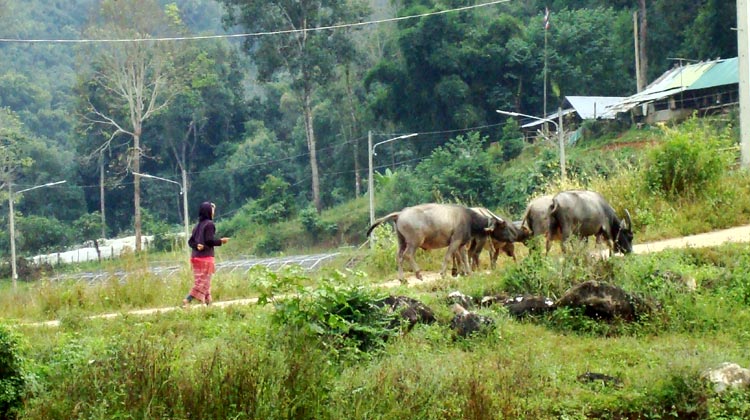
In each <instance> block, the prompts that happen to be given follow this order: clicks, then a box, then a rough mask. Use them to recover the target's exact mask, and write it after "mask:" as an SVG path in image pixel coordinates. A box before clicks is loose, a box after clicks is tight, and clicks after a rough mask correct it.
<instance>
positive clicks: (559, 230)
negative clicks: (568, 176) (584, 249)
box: [547, 191, 633, 254]
mask: <svg viewBox="0 0 750 420" xmlns="http://www.w3.org/2000/svg"><path fill="white" fill-rule="evenodd" d="M570 235H576V236H578V237H580V238H588V237H589V236H595V237H596V239H597V242H599V241H602V240H605V241H606V242H607V245H608V246H609V249H610V251H612V252H621V253H623V254H628V253H631V252H633V231H632V221H631V219H630V212H629V211H628V210H627V209H626V210H625V219H624V220H620V219H619V218H618V217H617V213H616V212H615V210H614V209H613V208H612V206H611V205H610V204H609V203H608V202H607V200H606V199H605V198H604V197H603V196H602V195H601V194H599V193H597V192H595V191H563V192H560V193H558V194H557V195H555V196H554V197H553V199H552V207H551V208H550V222H549V231H548V232H547V252H549V248H550V246H551V245H550V243H551V241H552V240H553V239H556V238H559V239H560V246H561V248H562V250H563V252H564V251H565V246H564V244H565V241H566V240H567V239H568V238H569V237H570Z"/></svg>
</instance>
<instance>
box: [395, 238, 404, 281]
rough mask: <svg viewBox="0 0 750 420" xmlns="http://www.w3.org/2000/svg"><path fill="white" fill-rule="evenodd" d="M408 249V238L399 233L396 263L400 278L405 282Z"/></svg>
mask: <svg viewBox="0 0 750 420" xmlns="http://www.w3.org/2000/svg"><path fill="white" fill-rule="evenodd" d="M405 251H406V238H404V237H403V236H402V235H401V234H399V235H398V251H397V252H396V264H397V265H398V279H399V281H401V282H402V283H403V282H404V252H405Z"/></svg>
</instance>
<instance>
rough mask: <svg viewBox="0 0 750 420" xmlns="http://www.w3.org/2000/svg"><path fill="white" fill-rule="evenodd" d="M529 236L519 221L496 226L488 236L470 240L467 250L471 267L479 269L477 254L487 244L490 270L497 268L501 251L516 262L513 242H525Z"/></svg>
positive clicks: (528, 232)
mask: <svg viewBox="0 0 750 420" xmlns="http://www.w3.org/2000/svg"><path fill="white" fill-rule="evenodd" d="M530 234H531V232H530V231H529V229H528V228H526V227H525V226H523V224H522V222H521V221H514V222H512V223H498V224H496V225H495V228H494V229H493V230H492V231H491V232H489V234H488V235H480V236H476V237H474V238H473V239H472V240H471V244H470V246H469V250H468V256H469V262H470V263H471V267H472V268H473V269H475V270H476V269H477V268H478V267H479V254H480V253H481V252H482V250H483V249H484V248H485V247H486V245H487V244H489V245H490V268H491V269H494V268H495V267H496V266H497V257H498V256H499V255H500V251H503V252H504V253H505V255H507V256H509V257H511V258H513V261H516V252H515V245H514V242H525V241H526V239H528V238H529V236H530Z"/></svg>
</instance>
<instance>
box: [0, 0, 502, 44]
mask: <svg viewBox="0 0 750 420" xmlns="http://www.w3.org/2000/svg"><path fill="white" fill-rule="evenodd" d="M510 1H511V0H495V1H491V2H488V3H482V4H475V5H471V6H464V7H457V8H454V9H448V10H439V11H435V12H428V13H422V14H418V15H410V16H401V17H395V18H388V19H378V20H371V21H367V22H355V23H342V24H339V25H330V26H320V27H315V28H309V29H286V30H279V31H266V32H254V33H243V34H224V35H195V36H181V37H161V38H133V39H13V38H0V43H26V44H94V43H124V42H175V41H194V40H204V39H231V38H250V37H260V36H268V35H284V34H294V33H301V32H318V31H329V30H334V29H343V28H354V27H359V26H367V25H376V24H380V23H388V22H398V21H402V20H409V19H419V18H423V17H427V16H435V15H444V14H447V13H453V12H461V11H464V10H470V9H476V8H479V7H486V6H492V5H495V4H501V3H508V2H510Z"/></svg>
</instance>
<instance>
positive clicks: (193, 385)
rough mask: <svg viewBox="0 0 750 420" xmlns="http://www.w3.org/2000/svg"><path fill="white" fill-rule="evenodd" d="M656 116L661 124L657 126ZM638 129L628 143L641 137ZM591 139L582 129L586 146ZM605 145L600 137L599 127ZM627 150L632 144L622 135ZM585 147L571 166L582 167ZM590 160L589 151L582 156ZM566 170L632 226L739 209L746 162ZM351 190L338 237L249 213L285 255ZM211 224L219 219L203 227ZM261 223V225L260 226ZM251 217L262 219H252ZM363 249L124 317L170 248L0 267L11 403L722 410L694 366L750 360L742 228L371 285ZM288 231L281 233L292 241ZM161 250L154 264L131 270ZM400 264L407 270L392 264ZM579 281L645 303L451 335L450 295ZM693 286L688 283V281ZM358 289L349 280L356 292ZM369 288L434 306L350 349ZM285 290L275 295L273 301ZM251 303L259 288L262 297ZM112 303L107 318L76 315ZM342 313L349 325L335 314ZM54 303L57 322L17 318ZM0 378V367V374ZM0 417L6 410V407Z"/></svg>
mask: <svg viewBox="0 0 750 420" xmlns="http://www.w3.org/2000/svg"><path fill="white" fill-rule="evenodd" d="M658 133H661V132H658ZM641 134H646V135H648V136H650V137H651V138H653V139H654V141H662V140H663V139H660V138H658V136H657V132H656V131H655V130H648V131H647V130H639V131H636V130H631V131H629V132H627V133H625V134H623V135H622V136H621V137H620V138H618V139H616V141H621V142H625V143H628V144H631V143H634V142H638V141H642V139H643V137H641ZM639 139H640V140H639ZM604 144H605V143H604V142H602V143H598V142H596V141H591V142H589V143H588V144H582V145H580V148H581V149H584V148H586V149H588V150H589V154H592V153H596V152H593V150H599V151H600V152H601V153H618V154H617V155H616V156H615V155H613V156H614V157H613V156H610V159H609V160H608V162H615V161H618V160H621V159H620V157H621V156H623V155H621V154H619V153H624V155H625V156H626V158H623V159H625V160H626V161H627V162H631V160H629V159H630V158H627V155H628V154H629V153H631V151H630V149H628V148H620V149H616V150H617V151H616V152H613V151H608V150H609V149H607V148H606V147H603V146H604ZM607 144H611V141H610V142H608V143H607ZM633 150H635V149H633ZM572 155H573V158H574V159H584V160H585V159H592V160H591V162H583V163H580V164H579V167H580V168H587V167H593V166H591V165H593V164H594V163H593V162H594V160H593V158H592V157H590V156H589V157H586V156H585V154H582V155H581V156H578V157H576V156H575V154H574V153H573V154H572ZM599 162H601V161H599ZM615 169H616V170H614V171H613V172H611V173H609V172H608V174H607V175H606V176H605V175H595V174H593V173H592V174H588V173H584V172H585V171H583V172H580V173H579V175H580V176H579V177H572V178H571V179H570V180H568V181H567V182H566V183H559V182H558V183H551V184H549V185H547V188H548V189H549V191H555V190H561V189H565V188H579V187H584V188H591V189H596V190H598V191H600V192H602V193H604V195H605V196H606V197H608V198H609V199H610V202H611V203H612V204H613V206H614V207H615V208H616V209H618V210H619V211H622V209H624V208H628V209H629V210H630V211H631V213H632V214H633V219H634V229H635V234H636V237H635V238H636V243H639V242H645V241H648V240H655V239H662V238H666V237H673V236H680V235H684V234H690V233H698V232H703V231H707V230H712V229H718V228H723V227H729V226H733V225H738V224H744V223H747V222H748V221H750V176H748V174H747V172H744V171H734V170H728V171H726V172H725V173H723V174H722V175H721V178H720V179H719V182H717V183H716V184H713V185H710V186H708V187H706V188H704V189H703V190H702V191H701V193H700V194H697V195H696V194H693V195H691V197H690V198H689V199H688V198H684V197H667V196H666V195H665V194H660V193H654V192H653V191H652V190H650V189H649V188H647V186H646V185H645V184H644V182H643V181H642V179H643V176H642V172H641V171H642V170H643V167H641V166H638V165H631V164H630V163H627V164H622V166H617V167H616V168H615ZM366 209H367V202H366V200H364V199H359V200H355V201H353V202H350V203H348V204H346V205H345V206H341V207H339V208H337V209H332V210H330V211H326V212H324V213H323V214H322V215H321V216H320V221H321V223H322V225H323V226H324V225H326V224H331V223H336V224H337V226H338V232H337V234H336V236H335V238H331V239H328V240H325V241H321V242H316V241H315V235H313V234H311V233H310V232H304V229H305V228H304V227H303V226H302V223H300V221H299V220H295V221H291V222H289V223H285V224H283V225H279V226H271V227H268V228H267V230H259V231H258V232H256V233H257V234H258V235H266V234H268V232H272V233H273V234H274V235H277V237H278V239H279V240H280V241H282V242H283V243H284V244H285V246H289V248H288V249H287V251H285V252H288V253H297V252H313V251H316V250H320V249H322V248H321V246H322V245H321V244H325V245H326V246H331V245H339V244H343V243H347V242H349V243H350V242H351V241H350V238H356V237H357V235H358V233H356V231H357V230H358V229H359V225H360V224H363V223H365V224H366V221H367V220H366V219H367V212H366ZM220 228H221V227H220V226H219V229H220ZM259 229H260V228H259ZM264 229H265V228H264ZM374 235H375V238H376V247H375V249H372V250H370V249H369V247H363V248H357V247H354V248H348V249H342V250H341V252H342V255H341V256H340V257H339V258H337V259H336V260H334V261H332V262H330V263H329V264H328V266H327V267H326V268H324V269H323V270H321V271H319V272H316V273H304V272H302V271H300V270H295V269H288V270H283V271H280V272H270V271H267V270H265V269H262V268H256V269H253V270H250V271H249V272H248V273H237V272H235V273H225V272H219V273H217V274H216V275H215V277H214V282H213V290H212V294H213V296H214V299H215V300H217V301H218V300H230V299H236V298H248V297H256V296H257V297H260V298H261V304H259V305H245V306H239V305H235V306H230V307H225V308H219V307H209V308H201V309H197V308H196V309H191V310H187V311H183V310H179V311H169V312H164V313H161V314H155V315H149V316H141V315H138V316H136V315H128V314H127V311H129V310H131V309H140V308H147V307H173V306H176V305H178V304H179V302H180V301H181V299H182V297H183V296H184V294H185V293H186V292H187V290H188V289H189V288H190V285H191V282H192V280H191V275H190V271H189V267H188V265H187V261H186V257H185V255H183V254H182V253H181V252H176V253H162V254H143V255H139V256H135V255H130V256H128V257H126V258H124V259H121V260H115V261H108V262H106V263H105V264H104V265H103V266H98V265H97V264H94V263H90V264H87V265H82V266H69V267H67V268H66V269H65V270H64V272H65V273H68V274H74V273H75V272H76V271H80V272H83V271H88V270H96V269H104V270H105V271H111V272H113V273H114V272H115V271H117V270H120V269H122V270H126V271H128V272H129V273H131V276H129V277H128V280H127V282H120V281H119V277H114V276H113V277H112V278H111V279H108V280H105V281H101V282H98V283H93V284H87V283H83V282H78V281H50V280H42V281H35V282H28V283H27V282H20V283H19V285H18V286H19V287H18V289H17V290H13V289H12V288H11V287H10V283H9V282H8V281H4V282H0V313H2V314H3V316H2V318H3V324H7V325H8V326H9V327H10V328H13V329H14V330H15V331H16V332H18V333H20V336H21V337H22V340H23V343H22V344H23V345H22V346H21V347H20V348H21V349H23V356H24V358H25V360H26V361H27V365H26V378H27V385H28V386H27V389H25V398H24V405H23V407H22V408H21V411H20V412H19V413H18V416H17V418H23V419H32V420H33V419H71V418H76V419H112V418H144V419H145V418H170V419H198V418H221V419H225V418H232V419H292V418H293V419H341V418H351V419H403V418H410V419H483V420H484V419H656V418H660V419H664V418H673V419H730V418H737V419H741V418H748V416H750V394H748V393H747V392H746V391H734V392H728V393H724V394H721V395H717V394H715V393H714V392H713V391H712V390H711V388H710V386H708V385H707V384H706V383H705V381H704V380H703V379H701V375H702V374H703V372H704V371H705V370H706V369H709V368H712V367H715V366H717V365H719V364H720V363H722V362H735V363H738V364H740V365H741V366H743V367H749V366H750V348H749V347H748V346H746V345H745V343H747V340H748V339H750V332H748V330H747V325H748V323H750V245H748V244H727V245H723V246H720V247H715V248H696V249H686V250H669V251H664V252H660V253H658V254H649V255H629V256H627V257H622V258H620V257H617V258H613V259H610V260H606V261H600V260H593V259H591V258H590V257H589V256H588V253H587V252H586V249H585V247H584V246H582V245H581V244H579V245H578V246H575V244H574V246H573V247H572V251H571V252H570V253H569V254H567V255H566V256H565V257H564V258H562V257H561V255H560V254H559V251H558V248H557V247H554V248H553V252H552V253H551V254H550V256H544V255H543V254H540V253H536V254H534V253H531V254H530V253H529V251H528V250H527V249H526V248H525V247H523V246H519V247H518V262H513V261H512V260H510V259H509V258H506V257H504V256H503V257H500V260H499V261H498V263H499V264H498V268H497V269H496V270H494V271H487V269H486V268H484V267H487V264H488V263H487V261H486V255H487V254H486V253H483V254H482V261H481V264H482V266H483V269H482V270H479V271H478V272H476V273H474V274H473V275H471V276H468V277H459V278H453V277H448V278H445V279H441V280H438V281H436V282H433V283H422V284H416V285H415V286H414V287H411V288H407V287H404V286H400V287H398V288H395V289H390V290H385V289H375V288H372V289H371V290H370V287H371V286H375V285H377V284H379V283H381V282H383V281H385V280H391V279H393V278H395V275H396V262H395V246H396V245H395V240H394V237H393V233H392V228H390V227H384V228H379V229H377V230H376V231H375V233H374ZM258 237H259V236H257V235H250V234H248V235H246V236H244V237H238V238H234V240H233V241H232V242H230V245H229V246H227V247H226V248H222V249H221V250H220V251H221V255H220V258H222V259H224V258H226V259H229V258H233V257H234V256H238V255H248V254H249V253H250V252H246V251H247V250H249V249H251V247H252V246H253V243H254V241H255V240H256V239H257V238H258ZM292 245H294V246H295V247H292ZM443 256H444V252H443V250H437V251H431V252H424V251H419V252H418V253H417V257H416V258H417V262H418V263H419V265H420V267H421V268H422V269H423V270H424V271H437V270H438V269H439V268H440V265H441V263H442V259H443ZM165 262H166V263H169V264H178V265H180V266H181V267H182V268H181V271H179V273H178V274H177V275H174V276H170V277H165V278H158V277H156V276H154V275H152V274H149V273H148V270H147V268H148V267H149V266H152V265H155V264H162V263H165ZM406 268H407V271H408V269H409V267H406ZM586 280H599V281H607V282H611V283H614V284H616V285H618V286H620V287H622V288H624V289H625V290H626V291H628V292H630V293H633V294H636V295H638V296H640V297H642V298H644V299H645V300H646V301H647V302H649V304H651V305H652V307H653V310H652V311H651V312H650V313H648V314H646V315H644V316H643V317H642V318H641V319H640V320H639V321H638V322H636V323H627V322H624V321H619V320H618V321H613V322H608V323H605V322H598V321H594V320H591V319H588V318H585V317H584V316H582V315H581V314H579V313H578V312H576V311H557V312H554V313H553V314H549V315H545V316H537V317H533V318H529V319H524V320H518V319H515V318H512V317H511V316H510V315H509V314H508V312H507V310H505V309H504V308H503V307H501V306H494V307H489V308H480V309H476V310H477V311H479V312H481V313H482V314H483V315H486V316H489V317H491V318H492V319H493V320H494V321H495V328H494V329H491V330H489V332H488V333H486V334H482V335H477V336H473V337H471V338H468V339H461V338H457V337H455V334H454V333H453V331H451V329H450V327H449V324H450V320H451V318H452V316H453V313H452V312H451V310H450V307H449V305H448V303H447V299H446V298H447V295H448V294H449V293H450V292H452V291H454V290H459V291H461V292H463V293H464V294H468V295H471V296H474V297H481V296H485V295H495V294H508V295H512V294H536V295H545V296H549V297H553V298H557V297H560V296H561V295H562V294H563V293H564V292H565V291H566V290H568V288H570V287H571V286H573V285H576V284H579V283H581V282H583V281H586ZM693 285H694V286H695V289H694V290H693ZM363 288H364V289H363ZM386 293H392V294H398V295H407V296H411V297H414V298H416V299H419V300H420V301H422V302H423V303H424V304H426V305H428V306H429V307H430V308H432V309H433V311H434V313H435V316H436V318H437V322H436V323H435V324H432V325H417V326H416V327H415V328H414V329H413V330H412V331H411V332H408V333H403V334H398V335H395V336H388V337H387V338H385V342H384V345H383V346H373V347H372V349H371V350H368V352H366V353H363V352H362V349H360V348H358V347H357V345H356V340H355V339H354V337H352V336H348V335H347V334H348V332H353V331H356V332H358V333H360V334H363V335H364V336H367V335H368V334H369V335H370V336H371V338H372V337H379V338H383V336H382V335H381V333H382V330H381V329H379V328H381V327H380V326H378V325H376V324H367V322H368V321H367V320H368V319H369V318H368V317H366V316H362V315H363V313H362V312H361V311H363V310H364V309H363V308H367V307H368V305H367V299H370V298H371V296H373V297H374V296H376V295H384V294H386ZM285 294H289V296H292V297H293V298H292V299H283V296H284V295H285ZM264 302H268V303H267V304H263V303H264ZM104 313H121V316H119V317H115V318H112V319H99V318H94V319H91V318H89V316H90V315H96V314H104ZM345 313H353V314H355V315H357V316H359V318H356V322H352V321H351V320H350V319H347V318H346V317H344V316H342V314H345ZM49 319H60V320H61V325H60V326H59V327H46V326H45V327H40V326H36V325H32V324H30V323H31V322H34V321H43V320H49ZM585 372H597V373H604V374H607V375H612V376H616V377H618V378H619V379H620V380H621V381H622V386H620V387H607V386H603V385H601V384H596V383H582V382H580V381H578V380H577V377H578V376H579V375H581V374H583V373H585ZM0 379H2V378H1V377H0ZM11 418H12V417H11Z"/></svg>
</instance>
